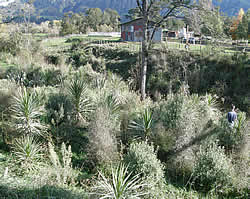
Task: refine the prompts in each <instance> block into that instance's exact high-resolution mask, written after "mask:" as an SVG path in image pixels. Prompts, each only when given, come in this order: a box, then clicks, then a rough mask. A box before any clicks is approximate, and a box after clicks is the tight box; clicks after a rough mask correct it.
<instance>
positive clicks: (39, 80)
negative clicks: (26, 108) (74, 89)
mask: <svg viewBox="0 0 250 199" xmlns="http://www.w3.org/2000/svg"><path fill="white" fill-rule="evenodd" d="M5 78H7V79H10V80H12V81H14V82H16V84H18V85H20V86H25V87H38V86H44V85H45V86H49V85H50V86H54V85H58V84H59V83H60V82H61V80H62V79H63V78H62V74H61V71H60V70H58V69H55V68H47V69H42V68H40V67H36V66H30V67H28V68H26V69H22V68H17V67H9V68H8V69H7V70H6V72H5Z"/></svg>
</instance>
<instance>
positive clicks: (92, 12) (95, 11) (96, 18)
mask: <svg viewBox="0 0 250 199" xmlns="http://www.w3.org/2000/svg"><path fill="white" fill-rule="evenodd" d="M86 15H87V21H88V25H89V26H90V27H91V28H92V29H93V30H94V31H97V27H98V26H99V25H100V24H101V23H102V16H103V13H102V11H101V9H100V8H90V9H88V10H87V11H86Z"/></svg>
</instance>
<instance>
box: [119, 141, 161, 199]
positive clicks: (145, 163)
mask: <svg viewBox="0 0 250 199" xmlns="http://www.w3.org/2000/svg"><path fill="white" fill-rule="evenodd" d="M124 161H125V163H126V164H129V170H130V171H131V172H134V174H140V175H141V176H142V178H143V179H144V180H145V181H146V182H147V183H148V184H149V193H150V197H151V198H155V197H156V198H161V197H163V195H162V194H163V192H164V190H163V189H162V188H163V187H162V186H163V184H164V166H163V165H162V163H161V162H160V160H158V159H157V151H155V149H154V146H153V145H152V144H151V145H150V144H148V143H147V142H144V141H143V142H139V143H136V142H134V143H132V144H131V145H130V146H129V149H128V152H127V154H126V155H125V157H124Z"/></svg>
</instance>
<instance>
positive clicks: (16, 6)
mask: <svg viewBox="0 0 250 199" xmlns="http://www.w3.org/2000/svg"><path fill="white" fill-rule="evenodd" d="M24 2H27V0H15V2H14V3H12V4H9V6H7V7H2V8H0V13H1V14H3V16H4V17H6V16H10V17H13V16H17V15H20V8H21V7H22V5H23V3H24ZM213 3H214V5H216V6H219V7H220V10H221V11H222V12H224V13H226V14H227V15H229V16H236V15H237V13H238V12H239V10H240V8H243V9H244V10H245V12H246V11H247V10H248V9H249V8H250V2H249V1H248V0H237V1H235V0H222V1H221V2H220V1H218V0H214V1H213ZM34 6H35V8H36V12H35V16H37V17H40V18H42V19H41V20H45V19H58V18H62V17H63V15H64V13H66V12H70V11H72V12H74V13H79V12H84V11H86V9H88V8H100V9H102V10H105V9H107V8H111V9H113V10H116V11H117V12H118V13H119V15H120V16H121V17H122V18H124V15H125V14H127V13H128V10H130V9H131V8H135V7H136V1H135V0H126V1H125V0H84V1H83V0H64V1H63V2H62V1H61V0H46V1H45V0H36V1H34ZM33 20H35V18H34V19H33ZM38 21H39V20H38Z"/></svg>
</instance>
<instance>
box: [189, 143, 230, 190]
mask: <svg viewBox="0 0 250 199" xmlns="http://www.w3.org/2000/svg"><path fill="white" fill-rule="evenodd" d="M192 176H193V183H194V185H195V187H196V189H199V190H202V191H208V190H211V189H216V190H217V191H218V190H223V189H224V188H225V187H227V186H229V185H231V184H232V183H233V181H232V180H233V177H234V169H233V165H232V163H231V160H230V158H228V157H227V156H226V155H225V151H224V149H223V148H222V147H220V146H217V143H216V142H208V143H207V144H205V145H203V146H201V147H200V151H199V152H198V154H197V160H196V163H195V165H194V170H193V174H192Z"/></svg>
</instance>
